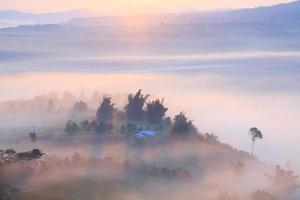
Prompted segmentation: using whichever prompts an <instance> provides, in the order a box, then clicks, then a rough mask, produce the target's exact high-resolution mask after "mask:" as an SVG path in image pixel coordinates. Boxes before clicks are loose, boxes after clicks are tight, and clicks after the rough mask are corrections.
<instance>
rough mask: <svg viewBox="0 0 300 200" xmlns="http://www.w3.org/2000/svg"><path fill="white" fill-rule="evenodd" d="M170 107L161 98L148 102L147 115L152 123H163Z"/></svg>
mask: <svg viewBox="0 0 300 200" xmlns="http://www.w3.org/2000/svg"><path fill="white" fill-rule="evenodd" d="M167 110H168V108H166V107H165V106H164V105H163V100H162V101H160V100H159V99H157V100H155V101H150V102H148V103H147V109H146V116H147V121H148V122H149V123H150V124H161V123H162V120H163V117H164V116H165V114H166V112H167Z"/></svg>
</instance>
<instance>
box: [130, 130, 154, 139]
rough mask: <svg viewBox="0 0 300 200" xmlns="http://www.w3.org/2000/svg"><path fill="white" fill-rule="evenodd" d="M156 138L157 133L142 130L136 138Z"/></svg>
mask: <svg viewBox="0 0 300 200" xmlns="http://www.w3.org/2000/svg"><path fill="white" fill-rule="evenodd" d="M155 136H156V133H155V132H154V131H150V130H140V131H138V132H137V133H136V134H135V137H136V138H137V139H146V138H153V137H155Z"/></svg>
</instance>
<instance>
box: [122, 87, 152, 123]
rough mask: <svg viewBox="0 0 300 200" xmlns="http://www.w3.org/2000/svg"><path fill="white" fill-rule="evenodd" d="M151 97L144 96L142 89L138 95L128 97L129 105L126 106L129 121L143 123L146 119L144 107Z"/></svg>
mask: <svg viewBox="0 0 300 200" xmlns="http://www.w3.org/2000/svg"><path fill="white" fill-rule="evenodd" d="M148 97H149V95H142V90H141V89H140V90H139V91H138V92H137V93H136V94H129V95H128V104H127V105H126V106H125V111H126V116H127V119H128V120H134V121H142V120H144V118H145V111H144V109H143V108H144V105H145V102H146V100H147V98H148Z"/></svg>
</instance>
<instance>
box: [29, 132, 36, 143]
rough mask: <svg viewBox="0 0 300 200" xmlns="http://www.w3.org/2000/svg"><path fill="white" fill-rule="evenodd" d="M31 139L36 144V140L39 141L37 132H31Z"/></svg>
mask: <svg viewBox="0 0 300 200" xmlns="http://www.w3.org/2000/svg"><path fill="white" fill-rule="evenodd" d="M29 138H30V139H31V141H33V142H35V141H36V139H37V134H36V132H34V131H33V132H30V133H29Z"/></svg>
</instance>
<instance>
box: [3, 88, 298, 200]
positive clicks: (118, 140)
mask: <svg viewBox="0 0 300 200" xmlns="http://www.w3.org/2000/svg"><path fill="white" fill-rule="evenodd" d="M123 96H125V100H124V101H125V103H124V104H123V106H122V107H115V104H114V102H113V99H116V102H117V101H118V100H121V99H124V97H123ZM66 97H69V100H70V99H72V100H73V101H70V102H71V103H72V104H71V106H70V105H68V103H70V102H68V101H67V98H66ZM71 97H73V98H71ZM113 97H114V98H113V99H111V98H110V97H108V96H102V100H100V102H101V104H99V103H98V106H97V107H93V106H91V107H90V108H88V107H87V105H89V104H87V103H86V102H84V101H83V100H82V98H84V96H81V97H75V96H73V95H71V94H69V93H68V95H66V94H65V95H63V96H62V97H60V98H59V97H58V96H57V95H54V93H52V94H49V95H47V96H43V98H42V100H41V97H40V98H36V99H35V100H27V101H24V100H23V101H13V102H5V103H3V104H2V106H1V107H2V112H4V111H6V112H7V109H12V107H11V106H12V105H14V106H13V108H14V110H9V111H10V112H11V114H16V115H19V113H22V112H30V113H32V114H33V116H34V114H35V113H34V112H32V111H35V112H37V113H39V112H44V114H45V115H51V114H53V115H60V113H62V112H65V113H69V115H68V116H67V115H65V116H64V117H65V120H64V123H62V122H61V120H63V117H61V116H60V117H59V118H58V119H59V120H57V121H55V120H54V121H49V124H43V125H41V127H40V128H39V129H31V130H29V132H32V134H29V132H28V133H27V137H24V136H21V135H18V134H16V135H15V138H14V139H11V140H10V141H6V142H5V144H2V146H6V148H7V149H9V148H14V149H17V151H24V150H30V149H33V148H35V149H37V148H38V149H41V150H42V152H43V153H45V155H43V154H41V153H40V152H39V151H38V150H34V151H31V152H27V153H26V152H23V153H17V152H15V151H14V150H4V151H1V152H0V153H1V154H0V159H1V165H0V167H1V168H0V169H1V171H0V172H1V186H0V191H1V194H2V198H3V199H67V198H72V199H83V198H84V199H99V198H101V199H125V200H127V199H128V200H133V199H161V198H172V199H178V200H184V199H190V198H197V199H203V200H206V199H212V200H220V199H226V200H229V199H249V200H251V199H254V200H264V199H293V196H294V195H295V191H296V189H297V187H298V182H297V181H298V178H297V176H295V175H294V172H293V171H291V169H290V166H286V167H287V168H286V169H282V168H281V167H279V166H277V167H275V166H274V165H271V164H267V163H264V162H260V161H258V160H257V158H256V157H254V156H251V155H250V154H249V153H246V152H242V151H238V150H236V149H234V148H233V147H231V146H230V145H228V144H225V143H222V142H220V141H219V139H218V137H217V136H216V135H214V134H204V133H201V132H199V131H198V130H197V128H196V127H195V126H194V124H193V122H192V121H189V119H188V118H187V117H186V115H185V114H183V113H180V114H178V115H176V116H175V117H174V119H173V120H171V119H170V118H169V117H168V116H166V115H165V112H166V110H167V108H165V109H163V107H164V102H163V101H153V100H151V99H148V98H149V97H148V95H142V94H141V93H140V92H138V93H136V94H132V95H129V96H128V103H126V95H113ZM93 98H95V99H96V101H97V102H99V99H101V95H100V94H99V93H95V94H94V95H93ZM93 98H86V100H87V101H89V103H91V105H93V104H92V103H93V101H94V100H95V99H94V100H93ZM78 99H81V101H78ZM147 99H148V100H147ZM152 99H154V100H155V98H153V97H152ZM32 101H34V102H35V103H34V104H32ZM37 102H40V104H39V105H40V107H38V108H36V107H32V105H36V103H37ZM8 105H9V107H7V106H8ZM20 105H22V106H20ZM57 105H65V106H61V107H59V106H58V107H56V106H57ZM95 105H96V104H95ZM108 108H112V109H108ZM152 109H153V110H152ZM96 110H97V112H96ZM151 110H152V111H151ZM92 113H93V114H92ZM109 113H111V115H110V114H109ZM159 113H160V114H159ZM74 115H76V116H74ZM153 116H156V117H154V118H155V119H156V120H151V119H154V118H153ZM50 119H51V118H50ZM68 119H70V121H69V122H68V123H67V125H66V126H65V124H66V122H67V121H68ZM46 120H47V118H46ZM74 124H75V125H76V126H75V128H74V126H73V125H74ZM107 127H109V128H107ZM45 130H47V133H46V134H45V133H43V131H45ZM139 130H151V131H154V132H155V133H156V136H155V137H142V138H140V137H137V135H136V133H137V132H138V131H139ZM16 131H25V130H24V129H23V130H22V129H21V130H18V129H17V128H16ZM33 135H35V136H33ZM249 142H250V141H249ZM295 198H296V199H297V197H295Z"/></svg>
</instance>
